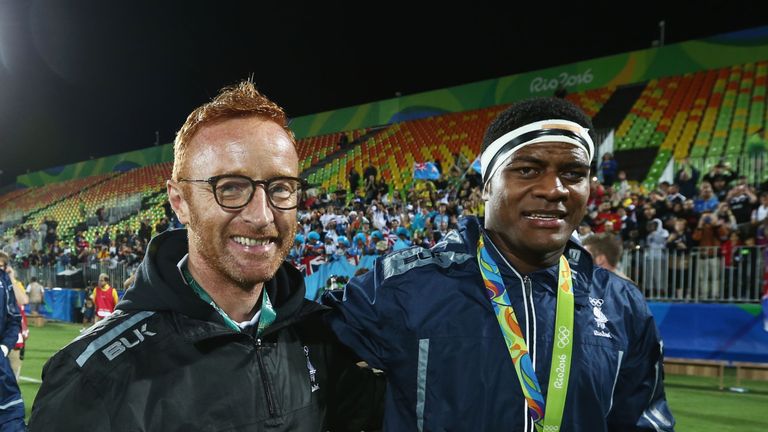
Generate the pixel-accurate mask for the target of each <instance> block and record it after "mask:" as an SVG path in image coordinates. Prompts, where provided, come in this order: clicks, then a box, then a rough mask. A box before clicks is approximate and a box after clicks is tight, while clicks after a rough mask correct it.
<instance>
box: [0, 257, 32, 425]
mask: <svg viewBox="0 0 768 432" xmlns="http://www.w3.org/2000/svg"><path fill="white" fill-rule="evenodd" d="M9 261H10V257H9V256H8V254H6V253H5V252H3V251H0V350H2V359H0V431H4V432H5V431H8V432H23V431H25V430H26V426H25V424H24V400H23V399H22V398H21V391H20V390H19V384H18V383H17V381H16V377H15V376H14V373H13V369H11V363H10V362H9V361H7V360H5V359H6V358H7V357H8V354H10V352H11V351H12V350H13V347H14V346H15V345H16V341H17V340H18V338H19V332H20V331H21V313H20V312H19V307H18V305H17V304H16V296H15V295H14V288H13V282H12V280H11V277H10V276H9V274H8V273H7V272H6V271H7V270H8V269H9V266H8V263H9Z"/></svg>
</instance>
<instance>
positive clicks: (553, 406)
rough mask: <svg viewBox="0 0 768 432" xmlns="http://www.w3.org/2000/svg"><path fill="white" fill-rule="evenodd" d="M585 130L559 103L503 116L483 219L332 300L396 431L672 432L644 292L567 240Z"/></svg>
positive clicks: (491, 139)
mask: <svg viewBox="0 0 768 432" xmlns="http://www.w3.org/2000/svg"><path fill="white" fill-rule="evenodd" d="M590 128H591V122H590V120H589V118H588V117H587V116H586V115H584V113H583V112H581V111H580V110H579V109H578V108H577V107H575V106H574V105H572V104H571V103H569V102H567V101H565V100H562V99H534V100H530V101H525V102H521V103H518V104H515V105H513V106H512V107H510V108H509V109H507V110H506V111H504V112H502V113H501V114H500V115H499V116H498V118H496V120H494V121H493V123H492V124H491V125H490V126H489V128H488V130H487V131H486V135H485V138H484V142H483V147H482V148H483V152H482V157H481V164H482V175H483V183H484V186H483V199H484V200H485V203H486V205H485V218H484V219H483V220H478V219H477V218H474V217H472V218H464V219H462V220H461V222H460V226H459V229H458V230H457V231H453V232H451V233H450V234H448V235H447V236H446V237H444V238H443V240H442V241H441V242H440V243H438V244H437V245H435V246H434V247H433V248H432V249H422V248H418V247H413V248H408V249H404V250H401V251H397V252H395V253H392V254H390V255H387V256H386V257H384V258H382V259H379V260H378V261H377V263H376V267H375V269H374V271H372V272H369V273H367V274H366V275H363V276H362V277H359V278H355V279H353V280H352V281H351V282H350V283H349V285H347V288H346V290H345V293H344V298H343V300H341V301H335V300H334V299H333V298H330V297H327V298H326V300H327V301H326V303H330V304H332V305H333V307H334V309H335V312H334V314H333V315H331V317H330V319H329V323H330V325H331V327H332V328H333V330H334V331H335V333H336V334H337V335H338V336H339V338H340V339H341V340H342V341H343V342H344V343H346V344H347V345H348V346H350V347H351V348H352V349H353V350H354V351H355V352H356V353H357V354H358V355H359V356H360V357H362V358H363V359H364V360H366V361H367V362H368V364H369V365H370V366H372V367H374V368H377V369H382V370H384V372H385V373H386V374H387V379H388V388H387V397H386V408H385V427H384V429H385V430H387V431H438V430H455V431H502V430H503V431H534V430H536V431H539V432H542V431H546V432H555V431H589V432H601V431H640V430H649V431H654V430H655V431H672V430H673V428H674V419H673V418H672V415H671V413H670V411H669V408H668V406H667V402H666V399H665V395H664V388H663V382H662V377H663V373H662V366H661V360H662V352H661V342H660V340H659V335H658V332H657V329H656V325H655V323H654V321H653V317H652V316H651V313H650V311H649V310H648V307H647V305H646V303H645V301H644V299H643V297H642V295H641V293H640V291H639V290H638V289H637V287H635V286H634V285H633V284H632V283H631V282H630V281H627V280H625V279H622V278H619V277H617V276H615V275H613V274H612V273H610V272H608V271H606V270H605V269H602V268H600V267H598V266H596V265H594V263H593V262H592V259H591V258H590V255H589V253H587V251H586V250H584V249H583V248H581V247H580V246H579V245H578V244H576V243H574V242H573V241H571V240H570V236H571V233H573V231H574V229H575V228H576V227H577V226H578V224H579V223H580V222H581V220H582V218H583V216H584V213H585V211H586V203H587V199H588V197H589V178H590V168H589V167H590V161H591V159H592V157H593V155H594V144H593V142H592V138H591V136H590V132H589V129H590Z"/></svg>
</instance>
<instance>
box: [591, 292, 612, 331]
mask: <svg viewBox="0 0 768 432" xmlns="http://www.w3.org/2000/svg"><path fill="white" fill-rule="evenodd" d="M603 303H604V301H603V299H600V298H592V297H590V298H589V304H590V305H592V316H593V318H594V320H595V327H597V328H596V329H594V331H593V332H592V334H593V335H595V336H598V337H604V338H608V339H611V338H613V335H611V332H609V331H608V330H607V328H606V326H605V324H606V323H607V322H608V318H607V317H606V316H605V314H604V313H603V310H602V307H603Z"/></svg>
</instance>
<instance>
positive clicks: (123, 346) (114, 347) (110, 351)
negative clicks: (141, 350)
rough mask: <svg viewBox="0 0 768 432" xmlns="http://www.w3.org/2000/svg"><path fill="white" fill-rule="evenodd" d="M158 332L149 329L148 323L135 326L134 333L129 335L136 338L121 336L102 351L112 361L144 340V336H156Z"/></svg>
mask: <svg viewBox="0 0 768 432" xmlns="http://www.w3.org/2000/svg"><path fill="white" fill-rule="evenodd" d="M156 334H157V333H154V332H151V331H149V330H147V324H146V323H144V324H143V325H142V326H141V328H140V329H138V328H135V329H133V332H132V333H129V334H128V336H129V337H130V336H131V335H132V336H135V338H136V340H134V341H131V340H129V339H128V338H127V337H121V338H120V339H118V340H116V341H114V342H112V343H111V344H110V345H109V346H108V347H106V348H104V349H103V350H101V352H102V353H104V356H106V357H107V360H109V361H112V360H114V359H115V357H117V356H119V355H120V354H122V353H124V352H125V351H126V350H127V349H128V348H133V347H135V346H136V345H138V344H140V343H142V342H144V339H145V337H144V336H154V335H156Z"/></svg>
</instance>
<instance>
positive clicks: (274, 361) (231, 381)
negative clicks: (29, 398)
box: [29, 230, 383, 432]
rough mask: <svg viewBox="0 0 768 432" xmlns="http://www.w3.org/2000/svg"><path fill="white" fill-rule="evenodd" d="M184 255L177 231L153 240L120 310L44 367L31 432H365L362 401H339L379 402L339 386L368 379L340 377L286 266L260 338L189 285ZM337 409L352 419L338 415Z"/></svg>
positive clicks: (353, 372)
mask: <svg viewBox="0 0 768 432" xmlns="http://www.w3.org/2000/svg"><path fill="white" fill-rule="evenodd" d="M186 252H187V239H186V231H184V230H175V231H169V232H166V233H163V234H161V235H158V236H157V237H155V238H154V239H153V240H152V242H151V243H150V245H149V248H148V251H147V255H146V257H145V259H144V261H143V262H142V264H141V266H140V267H139V271H138V273H137V278H136V282H135V285H134V286H133V287H132V288H131V289H129V290H128V292H127V293H126V295H125V297H124V299H123V300H122V301H121V302H120V303H119V304H118V307H117V308H118V311H117V312H116V313H115V314H114V315H113V316H111V317H110V318H109V319H107V320H104V321H101V322H100V323H98V324H96V325H95V326H93V327H91V329H89V330H88V331H87V332H86V333H84V334H83V335H81V336H80V337H78V338H77V339H75V340H74V341H73V342H72V343H71V344H69V345H68V346H67V347H65V348H64V349H62V350H61V351H59V352H58V353H57V354H56V355H55V356H54V357H52V358H51V359H50V360H49V361H48V363H47V364H46V365H45V368H44V369H43V385H42V387H41V388H40V391H39V393H38V395H37V398H36V399H35V404H34V406H33V409H32V417H31V419H30V424H29V430H30V431H46V432H50V431H78V430H89V431H262V430H270V431H272V430H275V431H320V430H327V429H333V430H346V429H357V430H360V428H361V427H363V426H364V425H362V424H360V423H356V422H357V420H356V418H357V417H356V416H355V414H358V413H359V411H360V410H359V405H356V404H358V403H366V402H365V399H364V398H359V399H356V400H355V401H345V400H340V399H337V398H335V395H336V394H338V393H339V392H340V393H346V394H355V393H357V394H356V395H355V396H359V395H360V394H382V393H383V392H381V391H378V392H376V391H374V392H370V391H367V390H363V391H358V392H355V391H354V390H353V391H349V390H350V389H349V388H345V386H344V384H343V382H342V381H343V380H342V378H346V379H347V380H348V381H347V382H349V381H350V380H351V381H352V382H353V383H355V385H361V384H362V383H363V382H364V381H365V379H369V378H370V374H368V373H366V372H365V371H362V370H360V369H357V368H355V367H351V368H350V367H347V366H348V365H350V364H351V363H350V362H349V361H348V360H347V357H346V356H345V355H342V354H343V351H342V350H341V349H340V348H339V346H338V345H337V344H336V343H335V342H334V339H333V338H332V336H331V335H330V333H328V332H327V331H326V330H325V326H323V325H322V323H321V316H322V315H323V314H324V312H325V310H326V309H325V307H323V306H321V305H318V304H316V303H312V302H309V301H307V300H305V299H304V281H303V278H302V275H301V274H300V273H299V272H298V271H297V270H296V269H294V268H293V267H291V266H290V265H289V264H283V265H282V266H281V267H280V269H279V270H278V272H277V274H276V275H275V277H274V278H273V279H272V280H271V281H269V282H266V283H265V288H266V289H267V292H268V293H269V297H270V299H271V300H272V302H273V305H274V307H275V308H276V312H277V319H276V321H275V322H274V323H273V324H272V325H271V326H270V327H269V328H268V329H266V331H265V332H264V334H263V335H262V338H260V339H257V338H256V337H255V333H250V334H249V333H248V331H247V330H246V331H245V332H243V333H237V332H235V331H233V330H231V329H230V328H228V327H227V326H226V325H225V324H224V322H223V320H222V319H221V317H220V315H219V314H218V313H217V312H216V311H215V310H214V309H213V308H212V307H211V306H210V305H208V304H206V303H205V302H204V301H203V300H201V299H200V298H199V297H198V296H197V295H196V294H195V293H194V292H193V291H192V289H191V288H190V287H188V286H187V285H186V284H185V283H184V281H183V279H182V278H181V275H180V273H179V271H178V269H177V267H176V265H177V263H178V261H179V260H180V259H181V258H182V257H183V256H184V254H186ZM361 374H363V375H361ZM340 377H342V378H340ZM339 406H343V407H345V409H347V410H352V411H355V412H351V411H348V412H347V413H346V414H349V415H346V414H345V415H337V413H338V411H337V407H339ZM366 415H367V414H366ZM342 418H344V419H348V420H350V421H351V424H344V425H341V424H339V423H341V421H340V420H336V419H342Z"/></svg>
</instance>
